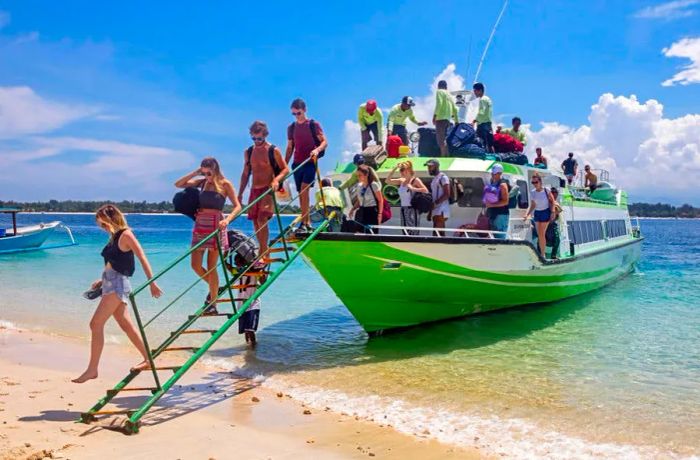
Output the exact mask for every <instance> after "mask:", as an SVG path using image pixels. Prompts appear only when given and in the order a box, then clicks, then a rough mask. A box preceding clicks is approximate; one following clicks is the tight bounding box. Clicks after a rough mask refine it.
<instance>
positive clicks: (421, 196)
mask: <svg viewBox="0 0 700 460" xmlns="http://www.w3.org/2000/svg"><path fill="white" fill-rule="evenodd" d="M411 207H412V208H413V209H415V210H416V211H418V212H419V213H421V214H425V213H427V212H430V211H432V210H433V196H432V195H431V194H430V193H427V192H415V193H414V194H413V196H412V197H411Z"/></svg>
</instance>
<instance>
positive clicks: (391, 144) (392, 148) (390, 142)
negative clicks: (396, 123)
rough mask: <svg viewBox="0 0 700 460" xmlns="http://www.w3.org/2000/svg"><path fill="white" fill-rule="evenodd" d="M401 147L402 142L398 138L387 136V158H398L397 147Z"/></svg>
mask: <svg viewBox="0 0 700 460" xmlns="http://www.w3.org/2000/svg"><path fill="white" fill-rule="evenodd" d="M402 145H403V141H402V140H401V137H400V136H397V135H393V136H387V138H386V151H387V153H388V154H389V158H398V157H399V147H401V146H402Z"/></svg>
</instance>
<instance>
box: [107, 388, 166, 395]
mask: <svg viewBox="0 0 700 460" xmlns="http://www.w3.org/2000/svg"><path fill="white" fill-rule="evenodd" d="M122 391H150V392H152V393H153V392H155V391H158V388H156V387H133V388H122V389H121V390H107V396H114V395H116V394H117V393H121V392H122Z"/></svg>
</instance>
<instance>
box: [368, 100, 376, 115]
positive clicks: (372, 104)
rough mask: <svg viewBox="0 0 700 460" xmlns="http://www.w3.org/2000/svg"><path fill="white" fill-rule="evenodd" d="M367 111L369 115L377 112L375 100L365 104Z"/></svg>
mask: <svg viewBox="0 0 700 460" xmlns="http://www.w3.org/2000/svg"><path fill="white" fill-rule="evenodd" d="M365 110H367V113H374V111H375V110H377V101H375V100H374V99H370V100H368V101H367V104H365Z"/></svg>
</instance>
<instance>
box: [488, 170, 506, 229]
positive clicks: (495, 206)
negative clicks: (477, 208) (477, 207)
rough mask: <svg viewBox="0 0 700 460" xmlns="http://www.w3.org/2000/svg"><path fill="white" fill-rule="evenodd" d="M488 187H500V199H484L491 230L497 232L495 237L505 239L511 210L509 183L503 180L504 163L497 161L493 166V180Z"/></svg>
mask: <svg viewBox="0 0 700 460" xmlns="http://www.w3.org/2000/svg"><path fill="white" fill-rule="evenodd" d="M487 187H491V188H496V189H498V201H496V202H494V203H491V202H489V201H484V206H486V215H487V216H488V218H489V230H491V231H494V232H502V233H496V234H494V235H493V237H494V238H499V239H505V237H506V233H507V232H508V223H509V221H510V210H509V209H508V198H509V197H508V184H507V183H506V181H504V180H503V165H502V164H500V163H496V164H495V165H493V167H492V168H491V181H490V182H489V184H488V185H487Z"/></svg>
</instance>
